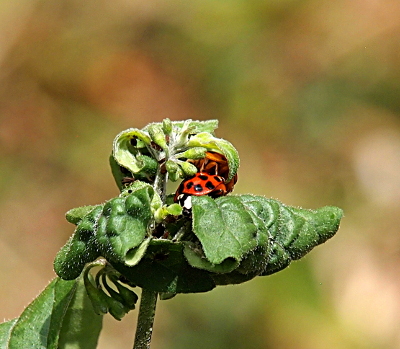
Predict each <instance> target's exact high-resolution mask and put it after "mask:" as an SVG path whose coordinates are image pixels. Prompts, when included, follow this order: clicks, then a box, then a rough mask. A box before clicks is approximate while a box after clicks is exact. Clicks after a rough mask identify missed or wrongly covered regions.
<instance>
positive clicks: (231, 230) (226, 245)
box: [192, 196, 268, 264]
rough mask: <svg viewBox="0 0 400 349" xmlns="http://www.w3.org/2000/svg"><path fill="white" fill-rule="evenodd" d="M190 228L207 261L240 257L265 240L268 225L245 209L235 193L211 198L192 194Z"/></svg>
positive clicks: (218, 262) (215, 261) (238, 259)
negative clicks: (191, 226) (191, 220)
mask: <svg viewBox="0 0 400 349" xmlns="http://www.w3.org/2000/svg"><path fill="white" fill-rule="evenodd" d="M192 217H193V232H194V233H195V235H196V236H197V237H198V238H199V240H200V243H201V245H202V247H203V251H204V255H205V257H206V258H207V260H208V261H209V262H210V263H211V264H221V263H222V262H224V261H225V260H226V259H228V258H233V259H234V260H236V261H241V260H242V258H243V257H244V256H245V255H246V254H247V253H249V252H250V251H252V250H254V249H255V248H256V247H257V246H258V245H259V244H260V243H261V244H266V245H267V244H268V229H267V227H265V225H263V224H261V221H260V219H259V218H258V217H256V216H255V215H254V214H252V213H251V212H250V211H248V210H246V208H245V207H244V206H243V204H242V203H241V201H240V197H238V196H226V197H222V198H219V199H217V200H214V199H212V198H210V197H209V196H193V197H192Z"/></svg>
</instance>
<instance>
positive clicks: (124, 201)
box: [96, 185, 154, 264]
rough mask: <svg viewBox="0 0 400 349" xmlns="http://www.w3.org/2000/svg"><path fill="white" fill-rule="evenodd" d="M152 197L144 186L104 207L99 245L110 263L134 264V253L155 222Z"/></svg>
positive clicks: (99, 228)
mask: <svg viewBox="0 0 400 349" xmlns="http://www.w3.org/2000/svg"><path fill="white" fill-rule="evenodd" d="M131 188H133V187H131ZM153 196H154V190H153V188H152V187H151V186H150V185H145V186H143V187H142V188H141V189H138V190H135V191H133V192H132V193H129V194H127V195H125V193H124V195H121V196H120V197H117V198H114V199H111V200H109V201H108V202H107V203H106V204H105V205H104V207H103V209H102V212H101V215H100V217H99V219H98V221H97V226H96V227H97V230H96V241H97V243H98V245H99V248H100V252H101V254H102V256H103V257H105V258H106V259H107V260H108V261H110V262H112V261H114V262H116V261H118V262H122V263H126V262H128V264H130V263H132V256H131V251H132V250H134V249H135V248H136V247H138V246H139V245H140V244H141V243H142V241H143V239H144V238H145V236H146V234H147V231H148V226H149V224H150V221H151V220H152V218H153V214H152V211H151V203H152V199H153Z"/></svg>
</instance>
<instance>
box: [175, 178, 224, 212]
mask: <svg viewBox="0 0 400 349" xmlns="http://www.w3.org/2000/svg"><path fill="white" fill-rule="evenodd" d="M226 194H227V189H226V186H225V179H224V178H223V177H221V176H218V175H210V174H208V173H206V172H197V173H196V174H195V176H194V177H192V178H189V179H186V180H185V181H183V182H182V183H181V184H180V186H179V187H178V190H177V191H176V193H175V197H174V202H177V203H179V204H180V205H181V206H182V207H184V208H186V209H188V210H190V209H191V208H192V203H191V201H192V200H191V195H195V196H201V195H209V196H211V197H212V198H217V197H219V196H223V195H226Z"/></svg>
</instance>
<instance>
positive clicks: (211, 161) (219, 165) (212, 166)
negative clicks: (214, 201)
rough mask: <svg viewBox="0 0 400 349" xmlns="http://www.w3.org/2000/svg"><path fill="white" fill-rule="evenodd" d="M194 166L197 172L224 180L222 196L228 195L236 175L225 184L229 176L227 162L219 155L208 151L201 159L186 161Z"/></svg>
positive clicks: (234, 182) (235, 180)
mask: <svg viewBox="0 0 400 349" xmlns="http://www.w3.org/2000/svg"><path fill="white" fill-rule="evenodd" d="M188 161H189V162H190V163H192V164H193V165H195V166H196V167H197V169H198V171H199V172H206V173H208V174H214V175H218V176H220V177H222V178H224V183H225V188H226V192H225V194H223V195H226V194H228V193H230V192H231V191H232V190H233V187H234V186H235V184H236V182H237V174H235V176H234V177H233V178H232V179H231V180H230V181H229V182H226V178H228V174H229V166H228V160H227V159H226V157H225V156H224V155H222V154H220V153H216V152H212V151H208V152H206V156H205V157H204V158H203V159H199V160H188Z"/></svg>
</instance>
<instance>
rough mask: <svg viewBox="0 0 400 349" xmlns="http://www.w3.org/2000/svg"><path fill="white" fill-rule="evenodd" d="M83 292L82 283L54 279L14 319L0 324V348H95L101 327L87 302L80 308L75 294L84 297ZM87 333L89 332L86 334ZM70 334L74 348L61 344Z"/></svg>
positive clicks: (99, 321) (99, 319)
mask: <svg viewBox="0 0 400 349" xmlns="http://www.w3.org/2000/svg"><path fill="white" fill-rule="evenodd" d="M84 290H85V288H84V286H83V284H82V280H79V281H78V280H77V281H64V280H61V279H59V278H56V279H54V280H53V281H52V282H51V283H50V284H49V285H48V286H47V287H46V289H45V290H44V291H43V292H42V293H41V294H40V295H39V296H38V297H37V298H36V299H35V300H34V301H33V302H32V303H31V304H30V305H29V306H28V307H27V308H26V309H25V310H24V311H23V313H22V314H21V316H20V317H19V318H18V319H14V320H11V321H9V322H6V323H4V324H2V325H0V347H1V348H4V349H21V348H35V349H36V348H37V349H41V348H43V349H57V348H60V349H62V348H67V347H68V348H71V349H73V348H76V349H78V348H82V349H83V348H85V349H91V348H95V347H96V345H97V337H98V334H99V331H100V328H101V317H98V316H96V315H95V316H93V314H94V312H93V310H92V308H91V305H90V304H89V303H88V305H87V306H85V307H84V306H82V302H79V301H78V299H79V296H78V295H80V294H81V295H85V291H84ZM79 304H80V305H79ZM69 321H73V323H70V322H69ZM87 330H90V333H88V332H87ZM71 331H72V332H74V333H73V334H74V335H75V336H74V340H73V344H74V345H73V346H72V345H68V346H66V345H64V343H66V338H71V337H70V336H71V334H72V333H71ZM78 332H79V336H78V335H77V334H78ZM78 339H79V341H78ZM70 343H71V341H70Z"/></svg>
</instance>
